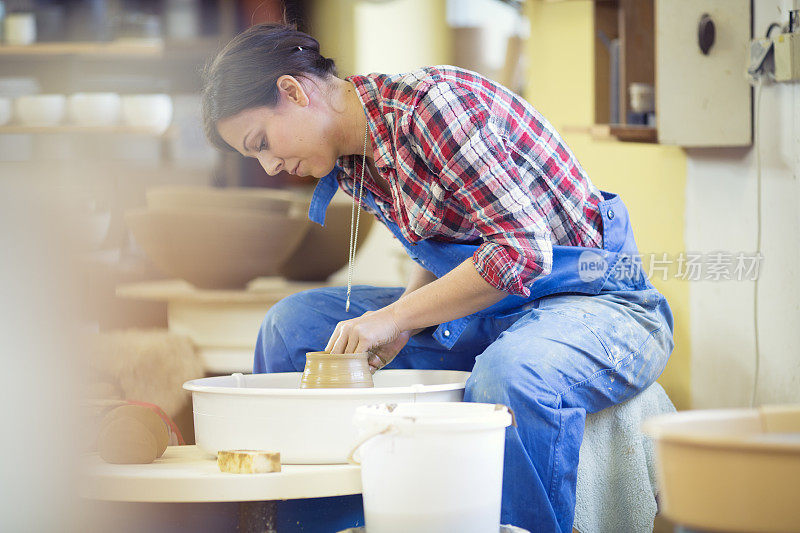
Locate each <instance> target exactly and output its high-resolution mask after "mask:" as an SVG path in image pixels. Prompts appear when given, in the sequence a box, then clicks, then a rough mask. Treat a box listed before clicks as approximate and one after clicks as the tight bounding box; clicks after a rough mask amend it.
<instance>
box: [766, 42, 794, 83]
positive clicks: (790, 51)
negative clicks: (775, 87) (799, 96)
mask: <svg viewBox="0 0 800 533" xmlns="http://www.w3.org/2000/svg"><path fill="white" fill-rule="evenodd" d="M772 42H773V48H774V52H773V53H774V55H775V81H795V80H800V32H793V33H779V34H778V35H776V36H775V37H773V38H772Z"/></svg>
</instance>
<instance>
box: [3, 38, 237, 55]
mask: <svg viewBox="0 0 800 533" xmlns="http://www.w3.org/2000/svg"><path fill="white" fill-rule="evenodd" d="M220 42H221V41H220V39H219V38H217V37H213V38H212V37H204V38H200V39H194V40H191V41H162V40H145V39H142V40H134V39H126V40H119V41H112V42H106V43H101V42H54V43H35V44H31V45H27V46H12V45H0V56H5V57H27V58H36V57H38V58H45V59H47V58H52V57H62V56H81V57H87V58H115V57H128V58H145V59H147V58H162V57H167V56H173V55H192V56H195V55H208V54H211V53H213V52H214V51H215V50H216V49H217V48H218V47H219V45H220Z"/></svg>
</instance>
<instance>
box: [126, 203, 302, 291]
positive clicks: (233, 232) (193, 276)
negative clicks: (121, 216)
mask: <svg viewBox="0 0 800 533" xmlns="http://www.w3.org/2000/svg"><path fill="white" fill-rule="evenodd" d="M125 218H126V221H127V223H128V227H129V228H130V230H131V232H132V233H133V236H134V238H135V239H136V242H137V243H138V244H139V245H140V246H141V247H142V248H143V249H144V251H145V252H146V253H147V255H148V256H149V257H150V258H151V259H152V260H153V262H154V263H155V264H156V265H157V266H158V267H159V268H160V269H161V270H163V271H164V272H165V273H167V274H169V275H172V276H176V277H179V278H181V279H185V280H186V281H188V282H189V283H191V284H193V285H195V286H196V287H200V288H206V289H240V288H244V287H245V286H246V285H247V282H249V281H250V280H252V279H254V278H257V277H261V276H273V275H276V274H277V271H278V267H279V266H280V265H281V264H282V263H283V262H284V261H285V260H286V259H287V258H288V257H289V255H290V254H291V253H292V252H294V250H295V249H296V248H297V245H298V244H300V240H301V239H302V238H303V236H304V235H305V233H306V231H308V224H309V222H308V220H307V219H306V218H305V214H303V215H302V216H296V215H294V214H273V213H259V212H254V211H241V212H237V211H233V210H220V209H209V208H193V209H150V208H143V209H136V210H132V211H129V212H128V213H126V217H125Z"/></svg>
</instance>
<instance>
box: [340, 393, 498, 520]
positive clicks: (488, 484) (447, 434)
mask: <svg viewBox="0 0 800 533" xmlns="http://www.w3.org/2000/svg"><path fill="white" fill-rule="evenodd" d="M512 420H513V418H512V415H511V413H510V411H509V409H508V408H507V407H506V406H504V405H495V404H484V403H471V402H458V403H453V402H431V403H425V404H414V403H399V404H379V405H368V406H363V407H359V408H358V409H356V414H355V416H354V418H353V422H354V424H355V426H356V428H357V429H358V431H359V437H360V441H359V442H360V444H359V445H358V446H357V447H356V449H355V450H354V454H351V458H353V460H354V461H355V462H359V463H360V464H361V483H362V488H363V497H364V517H365V520H366V527H367V531H369V533H407V532H409V531H414V532H415V533H426V532H430V533H441V532H443V531H458V532H459V533H486V532H487V531H499V528H500V496H501V493H502V488H503V451H504V445H505V428H506V427H507V426H509V425H510V424H511V423H512Z"/></svg>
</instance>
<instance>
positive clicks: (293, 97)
mask: <svg viewBox="0 0 800 533" xmlns="http://www.w3.org/2000/svg"><path fill="white" fill-rule="evenodd" d="M276 83H277V85H278V92H279V93H280V95H281V98H286V99H287V100H288V101H290V102H292V103H293V104H296V105H299V106H302V107H305V106H307V105H308V95H307V94H306V91H305V90H304V89H303V86H302V85H301V84H300V82H299V81H298V80H297V78H295V77H294V76H289V75H284V76H281V77H280V78H278V80H277V81H276Z"/></svg>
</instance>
